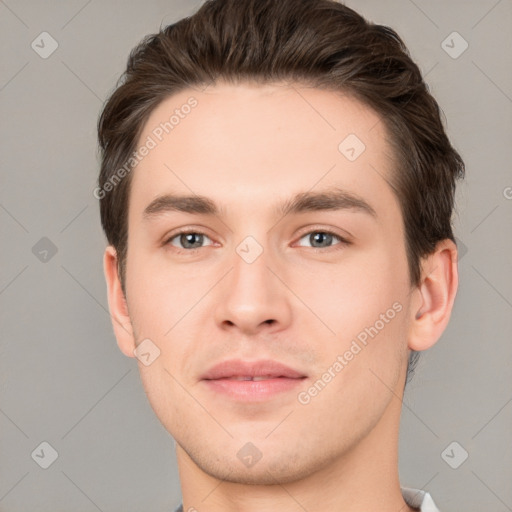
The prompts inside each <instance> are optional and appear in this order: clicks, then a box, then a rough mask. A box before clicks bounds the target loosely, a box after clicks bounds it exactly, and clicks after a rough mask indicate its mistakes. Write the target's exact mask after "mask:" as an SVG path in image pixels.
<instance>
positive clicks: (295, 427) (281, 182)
mask: <svg viewBox="0 0 512 512" xmlns="http://www.w3.org/2000/svg"><path fill="white" fill-rule="evenodd" d="M191 96H193V97H194V98H195V99H196V100H197V106H195V107H194V108H191V109H186V110H187V111H189V110H190V113H188V114H187V115H182V117H180V120H179V123H178V124H176V126H175V127H174V128H173V129H172V131H170V132H169V133H168V134H165V132H164V136H163V137H161V138H162V140H161V141H159V140H158V138H157V137H156V136H155V133H158V134H161V130H158V129H157V127H159V126H160V124H161V123H165V122H166V121H169V118H170V116H171V115H173V114H174V111H175V109H180V108H181V106H182V105H184V104H186V103H187V100H188V99H189V98H190V97H191ZM182 112H183V110H182ZM155 129H157V131H156V132H155ZM148 136H150V137H151V138H152V139H153V140H154V141H155V142H157V144H156V147H153V148H152V149H150V151H149V153H148V154H147V156H145V158H144V159H143V160H142V161H141V162H140V163H139V164H138V165H137V167H136V169H135V170H134V171H133V176H132V178H133V181H132V184H131V192H130V205H129V222H128V225H129V228H128V240H129V242H128V252H127V267H126V268H127V273H126V276H127V278H126V292H127V295H126V298H127V305H128V310H129V313H130V317H131V322H132V326H133V329H134V333H135V340H136V343H137V344H139V343H140V342H142V340H145V339H147V338H149V339H150V340H151V342H152V343H153V344H154V345H156V347H158V349H159V350H160V355H159V357H157V358H156V359H155V360H154V362H152V363H151V364H150V365H149V366H144V365H143V364H142V363H139V367H140V372H141V379H142V382H143V385H144V387H145V390H146V393H147V396H148V399H149V401H150V403H151V406H152V407H153V409H154V411H155V413H156V414H157V416H158V418H159V419H160V421H161V422H162V423H163V425H164V426H165V427H166V429H167V430H168V431H169V432H170V433H171V434H172V436H173V437H174V438H175V440H176V441H177V443H178V445H179V446H180V448H182V449H183V450H184V452H185V453H186V454H187V457H190V459H191V460H192V461H194V462H195V464H196V465H197V466H199V467H200V468H201V469H202V470H203V471H205V472H206V473H208V474H211V475H213V476H215V477H217V478H223V479H229V480H232V481H239V482H252V483H267V484H272V483H275V480H274V479H275V478H276V479H278V480H279V481H280V482H286V481H291V480H293V479H296V478H300V477H301V476H304V475H307V474H310V473H311V472H312V471H314V470H315V469H319V468H321V467H322V466H325V464H327V463H329V462H330V461H333V460H334V459H336V458H340V457H341V456H343V455H344V454H348V453H349V450H350V449H351V448H353V447H354V446H355V445H357V444H358V443H359V441H361V440H362V439H363V438H365V436H367V435H368V433H369V432H370V431H372V429H374V427H376V426H377V425H379V424H382V422H384V421H387V420H386V418H388V417H391V416H393V417H396V412H397V409H396V407H399V405H398V406H397V402H398V404H399V401H397V400H396V398H394V397H393V393H396V394H398V395H400V394H401V392H402V388H403V382H404V377H405V371H406V363H407V338H408V329H409V325H410V311H411V309H410V305H411V304H410V302H411V289H410V286H409V275H408V267H407V259H406V252H405V240H404V230H403V219H402V217H401V213H400V208H399V204H398V202H397V199H396V197H395V196H394V193H393V190H392V188H391V187H390V185H389V184H388V182H387V180H389V177H390V175H391V173H392V172H393V163H392V159H391V150H390V147H389V145H388V143H387V141H386V134H385V130H384V126H383V123H382V122H380V121H379V118H378V116H377V115H376V114H375V113H374V112H373V111H372V110H370V109H369V108H367V107H365V106H364V105H362V104H361V103H359V102H357V101H356V100H354V99H351V98H348V97H342V96H340V95H337V94H335V93H333V92H327V91H321V90H318V89H306V88H303V87H299V86H298V85H297V86H295V87H286V86H284V85H282V86H277V85H273V86H269V85H267V86H264V87H262V86H255V85H249V84H246V85H238V86H232V85H227V84H217V85H215V86H212V87H208V88H207V89H206V90H205V91H204V92H197V91H192V90H188V91H183V92H181V93H179V94H176V95H175V96H173V97H171V98H169V99H167V100H165V101H164V102H162V103H161V104H160V105H159V106H158V108H156V109H155V110H154V111H153V113H152V115H151V116H150V118H149V120H148V121H147V123H146V125H145V128H144V131H143V133H142V135H141V137H140V139H139V146H140V145H142V144H144V143H145V142H146V141H148ZM347 137H349V138H348V139H347ZM345 139H346V141H345ZM343 141H345V142H343ZM340 143H341V146H340ZM361 143H363V144H364V146H365V148H364V147H363V146H362V145H361ZM151 145H152V144H151ZM363 149H364V151H362V150H363ZM361 151H362V152H361ZM340 190H341V191H345V192H347V193H349V194H352V195H353V196H357V197H358V198H359V199H361V200H362V201H364V202H366V203H367V204H368V205H369V206H370V207H371V208H372V209H373V210H374V213H375V215H372V214H371V213H370V212H369V211H368V210H365V209H364V208H354V207H352V208H336V209H335V208H329V209H326V206H329V203H326V202H325V198H324V201H323V202H322V201H312V202H309V203H307V204H303V205H302V206H303V208H299V211H293V210H292V211H290V212H288V214H287V215H283V213H282V210H281V208H282V207H283V205H285V204H286V203H287V202H288V203H289V202H290V201H291V200H292V198H294V196H296V195H297V194H301V193H308V194H319V193H322V192H324V193H332V192H334V191H340ZM165 194H172V195H175V196H192V197H193V198H195V199H197V197H198V196H201V197H202V198H208V199H209V200H210V201H211V202H212V204H214V205H215V206H216V207H217V209H218V212H217V214H213V215H212V214H208V213H206V212H203V213H194V212H187V211H178V210H173V209H162V204H164V202H162V201H160V203H159V205H160V208H158V207H152V208H150V210H151V212H150V213H148V214H146V215H145V214H144V212H145V209H146V208H147V207H148V205H150V204H151V203H152V202H153V201H154V200H155V199H156V198H158V197H159V196H163V195H165ZM182 204H184V203H183V202H182ZM187 204H189V205H190V204H191V201H189V202H188V203H187ZM308 204H309V207H307V206H308ZM315 204H316V205H317V206H322V207H321V208H319V209H315V208H314V205H315ZM333 205H334V203H333V202H331V203H330V206H333ZM157 206H158V205H157ZM180 230H183V231H185V232H189V233H196V235H195V236H194V235H193V234H192V235H188V236H180V233H179V231H180ZM327 233H332V234H331V235H330V234H327ZM201 235H203V236H201ZM343 240H345V241H346V242H348V243H346V242H344V241H343ZM365 329H366V330H365ZM365 334H366V336H365ZM126 353H129V350H128V349H127V350H126ZM350 354H351V355H350ZM233 359H237V360H242V361H247V362H253V361H257V360H262V359H265V360H275V361H278V362H280V363H282V364H285V365H287V366H289V367H291V368H293V369H295V370H296V371H297V372H298V373H299V374H300V375H302V376H303V377H304V378H302V379H294V380H293V381H291V380H288V381H286V385H283V386H282V387H279V384H278V385H277V391H275V390H274V391H273V392H268V388H266V389H267V392H266V393H265V392H261V393H258V390H259V389H261V388H260V387H264V386H265V385H264V384H262V383H261V382H260V383H258V382H252V383H248V382H247V381H246V382H242V383H241V382H240V381H238V382H237V383H234V382H233V381H231V382H226V380H224V386H223V385H215V384H214V383H212V381H206V380H203V378H202V377H203V376H204V374H205V373H206V372H207V371H208V370H210V369H211V368H212V367H213V366H214V365H216V364H217V363H220V362H223V361H226V360H233ZM336 362H338V364H336ZM329 375H330V378H329ZM318 381H320V383H319V382H318ZM279 382H282V383H284V381H279ZM315 383H316V387H315ZM212 384H213V385H212ZM217 384H221V383H220V381H217ZM258 385H259V386H260V387H258ZM226 389H228V390H231V392H226V391H225V390H226ZM223 390H224V391H223ZM237 390H238V391H237ZM240 390H248V391H249V392H251V393H252V394H251V395H250V396H246V397H245V398H244V397H243V396H242V395H241V394H240ZM315 390H316V392H315ZM391 411H393V412H391ZM247 443H252V444H247ZM240 450H241V451H240ZM182 455H183V454H182ZM259 456H261V459H260V460H258V461H257V462H256V463H252V462H251V461H250V457H252V458H253V459H254V460H255V459H257V458H258V457H259ZM251 460H252V459H251Z"/></svg>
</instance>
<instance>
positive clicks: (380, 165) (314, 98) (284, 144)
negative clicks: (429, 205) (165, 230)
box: [130, 82, 396, 215]
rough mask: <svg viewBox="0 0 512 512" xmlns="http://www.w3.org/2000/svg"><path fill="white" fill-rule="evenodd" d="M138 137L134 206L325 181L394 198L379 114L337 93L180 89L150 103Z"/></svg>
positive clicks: (249, 205) (376, 198)
mask: <svg viewBox="0 0 512 512" xmlns="http://www.w3.org/2000/svg"><path fill="white" fill-rule="evenodd" d="M144 145H145V146H147V147H148V148H149V147H150V149H149V150H148V151H145V153H146V155H145V156H144V157H143V158H142V159H141V160H140V162H139V163H138V164H137V166H136V168H135V170H134V171H133V176H132V186H131V199H130V205H131V206H130V210H132V206H133V209H134V210H138V212H139V213H138V214H139V215H140V212H141V211H143V209H144V208H145V206H146V205H147V204H148V203H149V202H150V201H152V200H154V199H155V198H156V197H157V196H159V195H161V194H164V193H187V194H188V195H190V194H191V193H192V194H198V195H203V196H209V197H214V198H215V200H216V201H217V200H218V201H219V202H220V203H221V204H226V205H227V204H230V205H231V206H233V208H235V207H238V208H239V209H254V208H258V209H260V210H263V209H264V208H265V207H266V205H267V203H268V200H269V199H270V196H272V197H273V198H278V197H279V198H283V199H286V198H288V197H290V196H291V195H293V194H296V193H300V192H306V191H310V190H313V189H315V187H316V188H319V189H322V190H324V189H326V188H328V187H330V186H336V187H338V188H343V189H346V190H349V191H351V192H354V193H355V194H357V195H359V196H361V197H365V198H368V202H373V203H375V204H376V205H377V206H376V207H375V209H376V210H378V209H379V207H378V203H379V202H383V204H384V203H386V202H388V203H389V202H390V201H391V202H394V201H396V198H394V195H393V193H392V189H391V187H390V186H389V183H388V181H389V175H390V172H391V169H392V157H391V149H390V146H389V144H388V142H387V133H386V130H385V127H384V125H383V123H382V122H381V120H380V118H379V116H378V115H377V114H376V113H375V112H374V111H373V110H372V109H370V108H369V107H367V106H366V105H364V104H362V103H361V102H359V101H357V100H355V99H354V98H351V97H349V96H347V95H343V94H340V93H338V92H333V91H326V90H320V89H315V88H307V87H304V86H300V85H298V84H296V85H284V84H273V85H268V84H267V85H258V84H252V83H244V84H238V85H233V84H226V83H222V82H221V83H218V84H216V85H214V86H209V87H207V88H206V89H205V90H204V91H200V90H197V89H187V90H183V91H180V92H179V93H177V94H175V95H173V96H171V97H169V98H167V99H165V100H164V101H162V102H161V103H160V104H159V105H158V106H157V107H156V108H155V109H154V110H153V112H152V113H151V115H150V117H149V118H148V120H147V122H146V123H145V125H144V128H143V130H142V133H141V136H140V138H139V144H138V148H141V147H142V146H144ZM268 206H269V207H270V206H271V205H270V204H269V205H268ZM381 209H383V208H382V207H381ZM378 213H379V215H381V214H382V215H385V214H386V212H385V211H382V212H378Z"/></svg>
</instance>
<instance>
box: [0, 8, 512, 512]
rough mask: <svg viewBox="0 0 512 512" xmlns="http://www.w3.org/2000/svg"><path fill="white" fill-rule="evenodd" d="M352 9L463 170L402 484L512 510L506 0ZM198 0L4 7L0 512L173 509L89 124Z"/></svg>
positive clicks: (455, 507) (449, 500) (511, 100)
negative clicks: (117, 287)
mask: <svg viewBox="0 0 512 512" xmlns="http://www.w3.org/2000/svg"><path fill="white" fill-rule="evenodd" d="M347 3H348V5H350V6H351V7H353V8H355V9H356V10H358V11H359V12H361V13H362V14H364V15H366V16H367V17H369V18H370V19H372V20H374V21H376V22H379V23H384V24H387V25H390V26H392V27H393V28H395V29H396V30H397V31H398V32H399V34H400V35H401V36H402V37H403V38H404V39H405V41H406V43H407V44H408V46H409V48H410V50H411V53H412V55H413V57H414V58H415V59H416V60H417V62H418V63H419V64H420V67H421V69H422V70H423V72H424V73H425V74H426V76H427V81H428V83H429V84H430V87H431V89H432V91H433V94H434V95H435V97H436V98H437V99H438V101H439V103H440V105H441V107H442V108H443V110H444V112H445V115H446V118H447V129H448V132H449V135H450V137H451V138H452V140H453V143H454V144H455V146H456V147H457V149H458V150H459V151H460V152H461V154H462V156H463V158H464V159H465V161H466V164H467V180H466V183H464V184H463V185H462V186H460V187H459V189H458V191H457V212H456V214H455V218H454V223H455V229H456V235H457V238H458V239H459V240H460V242H461V244H462V245H461V246H462V248H463V251H462V252H461V257H460V261H459V271H460V286H459V292H458V295H457V299H456V302H455V308H454V311H453V315H452V320H451V323H450V325H449V327H448V329H447V330H446V331H445V333H444V335H443V336H442V339H441V340H440V342H439V343H438V344H437V345H436V346H435V347H434V348H433V349H431V350H430V351H429V352H427V353H423V355H422V358H421V360H420V364H419V366H418V369H417V371H416V376H415V377H414V379H413V381H412V382H411V383H410V384H409V386H408V390H407V393H406V398H405V400H404V408H403V419H402V431H401V445H400V458H401V460H400V474H401V481H402V485H407V486H413V487H419V488H425V489H428V490H429V491H430V492H431V494H432V495H433V497H434V499H435V501H436V503H437V504H438V506H439V507H440V508H441V510H442V511H443V512H447V511H465V512H483V511H485V512H488V511H495V512H501V511H507V510H512V488H511V486H510V482H511V481H512V443H511V438H512V435H511V432H512V430H511V426H512V376H511V371H510V368H511V367H512V344H511V343H510V341H511V339H512V336H511V333H512V320H511V319H512V315H511V312H512V310H511V308H512V287H511V276H512V263H511V258H510V254H511V250H512V237H511V236H510V235H511V225H512V223H511V217H512V199H511V198H512V188H510V187H512V174H511V172H510V162H511V161H512V154H511V153H512V151H511V143H510V141H511V136H512V121H511V119H512V116H511V113H512V71H511V69H512V66H511V64H512V62H511V61H512V58H511V48H512V35H511V34H512V31H511V30H510V28H511V26H512V2H511V1H510V0H500V1H497V0H479V1H471V2H467V1H464V2H463V1H451V2H445V1H441V0H435V1H426V0H425V1H421V0H415V1H414V2H413V1H412V0H393V1H386V2H383V1H382V0H360V1H356V0H352V1H349V2H347ZM197 5H198V2H192V1H188V2H186V1H184V0H182V1H178V0H172V1H171V0H151V1H142V0H138V1H125V2H122V1H119V0H107V1H101V2H100V1H99V0H89V1H86V0H73V1H61V2H56V1H51V2H50V1H47V2H36V1H28V0H17V1H15V0H5V1H0V37H1V39H2V41H1V43H2V44H1V45H0V55H1V61H0V71H1V74H0V106H1V117H0V119H1V129H0V141H1V142H0V145H1V153H0V165H1V196H0V223H1V224H0V225H1V228H0V230H1V231H0V233H1V240H2V245H1V261H0V314H1V344H0V450H1V451H0V511H2V512H28V511H30V512H37V511H45V512H50V511H51V512H59V511H69V510H77V511H83V512H88V511H91V512H94V511H98V510H100V511H104V512H107V511H120V510H123V511H125V512H130V511H139V512H140V511H141V510H152V511H153V510H154V511H164V510H167V511H169V510H171V509H172V507H173V506H174V505H176V504H177V503H178V502H179V500H180V489H179V481H178V476H177V470H176V465H175V459H174V447H173V442H172V438H171V437H170V435H169V434H168V433H167V432H166V431H165V430H164V428H163V427H162V426H161V425H160V423H159V421H158V420H157V419H156V417H155V416H154V414H153V411H152V409H151V408H150V406H149V404H148V402H147V400H146V397H145V394H144V392H143V389H142V386H141V383H140V380H139V375H138V370H137V366H136V360H135V359H130V358H127V357H124V356H123V355H122V354H121V352H120V351H119V350H118V348H117V345H116V342H115V338H114V336H113V333H112V328H111V323H110V317H109V315H108V313H107V300H106V288H105V283H104V278H103V273H102V253H103V249H104V246H105V240H104V238H103V234H102V231H101V229H100V221H99V213H98V204H97V200H96V199H94V197H93V195H92V191H93V189H94V187H95V180H96V175H97V171H98V157H97V149H96V133H95V126H96V121H97V117H98V114H99V111H100V108H101V106H102V102H103V101H104V99H105V98H106V97H107V95H108V93H109V92H110V91H111V90H112V88H113V86H114V84H115V81H116V80H117V78H118V76H119V75H120V73H121V72H122V71H123V69H124V65H125V63H126V58H127V56H128V53H129V50H130V49H131V48H132V47H133V46H134V45H135V44H136V43H137V42H138V41H139V40H140V39H141V38H142V37H143V36H144V35H146V34H148V33H153V32H155V31H157V30H158V28H159V27H160V25H161V24H162V25H166V24H168V23H172V22H174V21H176V20H177V19H179V18H181V17H183V16H185V15H189V14H191V13H192V12H193V11H194V10H195V8H196V7H197ZM43 31H47V32H49V33H50V34H51V36H52V37H53V38H54V39H55V40H56V41H57V43H58V48H57V50H56V51H55V52H54V53H53V54H52V55H51V56H49V57H48V58H46V59H43V58H41V57H40V56H39V54H38V53H36V52H35V51H34V50H33V49H32V47H31V43H32V41H34V40H36V42H37V41H40V38H38V36H39V34H41V32H43ZM453 31H457V32H458V33H459V34H460V35H461V36H462V37H463V38H464V40H466V41H467V43H468V44H469V48H468V49H467V50H466V51H465V52H464V53H462V55H460V56H458V58H453V54H454V52H457V51H458V50H460V49H461V48H462V46H461V45H462V44H463V42H462V40H460V39H457V37H456V38H455V39H453V37H452V38H451V39H450V38H449V39H448V40H447V42H446V43H444V44H445V48H446V45H447V44H448V45H449V46H452V47H453V48H452V49H451V50H450V51H451V52H452V56H450V55H449V54H448V53H447V52H446V51H445V49H443V46H442V42H443V41H444V40H445V39H446V38H447V36H449V35H450V34H451V33H452V32H453ZM47 43H48V41H47ZM47 43H46V44H45V48H46V49H48V48H49V45H48V44H47ZM446 49H447V48H446ZM43 237H47V238H48V239H49V240H50V241H51V244H50V243H49V242H48V240H43V241H40V240H41V239H42V238H43ZM37 244H39V245H37ZM52 244H53V245H52ZM34 246H35V249H33V248H34ZM53 246H55V248H56V249H57V252H56V253H55V254H54V255H52V250H51V249H52V247H53ZM44 250H48V251H49V252H48V253H46V254H45V253H44V252H42V251H44ZM54 250H55V249H54ZM466 251H467V252H466ZM44 258H46V261H45V260H44ZM43 441H46V442H48V443H50V445H51V446H53V447H54V449H55V450H57V452H58V458H57V459H56V460H55V462H54V463H53V464H52V465H51V466H50V467H49V468H48V469H42V468H41V467H40V466H39V465H38V464H37V463H36V461H35V460H36V457H34V458H33V457H32V456H31V454H32V453H33V451H34V450H35V449H36V448H37V447H38V446H39V445H40V443H41V442H43ZM453 441H456V442H457V443H459V445H460V447H459V446H455V449H454V450H453V451H451V448H450V449H449V450H448V451H447V452H444V453H445V456H444V457H445V459H446V460H449V461H450V463H451V464H452V465H456V464H457V463H459V462H460V460H462V456H463V454H464V452H463V451H462V450H466V451H467V452H468V454H469V457H468V459H467V460H466V461H465V462H464V463H463V464H462V465H460V466H459V467H458V468H457V469H452V467H450V466H449V465H448V464H447V462H445V460H443V457H442V456H441V454H442V453H443V451H444V450H445V449H446V448H447V447H448V446H449V445H450V443H452V442H453ZM39 451H40V450H39ZM46 453H47V454H48V453H49V452H48V451H47V452H46ZM446 453H448V454H449V458H447V457H446Z"/></svg>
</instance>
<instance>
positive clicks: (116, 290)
mask: <svg viewBox="0 0 512 512" xmlns="http://www.w3.org/2000/svg"><path fill="white" fill-rule="evenodd" d="M103 271H104V273H105V279H106V282H107V296H108V306H109V309H110V317H111V319H112V326H113V328H114V334H115V336H116V339H117V345H118V346H119V349H120V350H121V352H122V353H123V354H124V355H125V356H128V357H135V355H134V353H133V351H134V350H135V340H134V336H133V328H132V324H131V320H130V315H129V313H128V308H127V304H126V299H125V296H124V293H123V290H122V287H121V281H120V280H119V275H118V271H117V253H116V250H115V249H114V247H112V246H111V245H109V246H108V247H107V248H106V249H105V254H104V256H103Z"/></svg>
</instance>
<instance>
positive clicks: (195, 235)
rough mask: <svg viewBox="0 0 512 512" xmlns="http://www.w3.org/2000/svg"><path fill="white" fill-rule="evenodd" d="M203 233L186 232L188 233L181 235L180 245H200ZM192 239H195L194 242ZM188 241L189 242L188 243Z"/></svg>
mask: <svg viewBox="0 0 512 512" xmlns="http://www.w3.org/2000/svg"><path fill="white" fill-rule="evenodd" d="M202 236H203V235H200V234H199V233H188V234H185V235H181V240H180V242H181V245H183V247H190V246H192V247H197V246H199V247H200V246H201V242H202V238H201V237H202ZM194 239H196V241H195V243H194ZM189 242H190V243H189Z"/></svg>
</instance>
